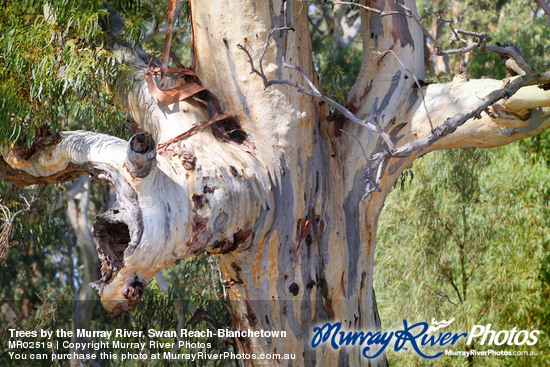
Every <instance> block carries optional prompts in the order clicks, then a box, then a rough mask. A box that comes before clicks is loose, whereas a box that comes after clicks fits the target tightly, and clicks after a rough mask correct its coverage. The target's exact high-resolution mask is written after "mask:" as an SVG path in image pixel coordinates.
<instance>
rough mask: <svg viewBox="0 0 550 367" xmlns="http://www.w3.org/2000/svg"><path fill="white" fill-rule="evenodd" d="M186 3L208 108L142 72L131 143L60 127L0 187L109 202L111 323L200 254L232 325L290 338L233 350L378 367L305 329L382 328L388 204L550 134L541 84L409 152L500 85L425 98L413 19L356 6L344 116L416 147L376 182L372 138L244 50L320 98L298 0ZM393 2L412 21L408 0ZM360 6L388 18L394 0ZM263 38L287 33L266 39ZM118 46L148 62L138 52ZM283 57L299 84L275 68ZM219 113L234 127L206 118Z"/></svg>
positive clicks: (126, 97)
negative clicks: (479, 158)
mask: <svg viewBox="0 0 550 367" xmlns="http://www.w3.org/2000/svg"><path fill="white" fill-rule="evenodd" d="M363 3H364V4H365V3H366V2H363ZM190 4H191V10H192V29H193V37H194V39H193V40H194V43H193V45H194V54H195V63H196V68H195V72H196V74H197V76H198V78H199V79H200V82H201V83H202V85H203V86H204V87H205V88H206V89H207V90H208V91H209V93H210V94H211V96H212V98H211V99H210V102H211V103H210V106H209V108H203V107H201V106H200V104H199V103H197V102H195V101H193V100H192V99H186V100H184V101H179V102H177V103H174V104H171V105H169V106H165V105H163V104H162V103H161V102H159V101H157V100H156V99H155V98H154V97H153V96H152V95H151V93H150V92H149V90H148V89H147V83H146V81H145V79H144V74H143V71H140V70H139V69H136V71H135V73H134V74H133V75H132V78H134V79H135V83H134V88H133V89H132V90H131V91H130V92H129V93H126V94H122V93H119V94H120V96H119V97H120V99H121V102H122V103H123V105H124V106H125V107H126V108H127V109H128V111H129V113H130V114H131V115H132V117H133V118H134V120H135V121H136V123H137V124H138V125H139V127H140V128H141V129H142V130H143V131H144V132H143V133H138V134H137V135H135V136H134V137H133V138H132V139H131V140H130V142H125V141H123V140H120V139H116V138H111V137H107V136H105V135H101V134H93V133H87V132H71V133H62V134H61V135H60V139H59V141H52V142H50V143H49V145H47V146H42V147H41V148H40V149H39V150H37V151H36V152H34V153H33V154H32V155H31V156H28V157H27V156H26V157H21V156H17V155H16V154H15V153H14V152H13V151H11V152H10V153H8V154H7V155H6V156H5V157H2V159H0V177H1V178H2V179H3V180H6V181H10V182H14V183H16V184H19V185H30V184H36V183H53V182H63V181H67V180H71V179H74V178H76V177H79V176H81V175H86V174H90V175H92V176H94V177H95V178H98V179H102V180H107V181H109V182H111V183H112V184H113V185H114V186H115V189H116V193H117V199H116V202H115V204H114V205H113V206H112V207H111V208H110V209H109V210H108V211H107V212H105V213H103V214H100V215H98V216H97V218H96V221H95V224H94V227H93V234H94V236H95V238H96V240H97V242H98V246H97V251H98V253H99V256H100V259H101V263H102V269H101V273H102V278H101V280H99V281H98V282H97V283H96V286H97V288H98V289H99V291H100V294H101V299H102V302H103V305H104V306H105V308H106V309H107V310H109V311H111V312H112V313H113V314H114V315H116V314H118V313H120V312H123V311H127V310H130V309H132V308H133V307H135V305H136V304H137V302H139V299H140V298H141V296H142V294H143V292H144V289H145V286H146V284H147V282H148V281H149V280H150V279H151V278H153V277H154V276H155V275H156V274H157V273H158V272H159V271H160V270H161V269H163V268H166V267H169V266H171V265H172V264H174V263H176V262H178V261H179V260H181V259H185V258H188V257H191V256H195V255H197V254H200V253H202V252H205V251H206V252H209V253H212V254H213V256H215V257H216V259H217V260H218V262H219V264H220V267H221V269H222V272H223V276H224V278H225V284H226V286H227V287H228V288H229V289H228V293H229V295H230V299H231V314H232V317H233V321H234V328H235V329H253V330H259V329H265V330H286V331H287V332H288V337H287V338H284V339H280V338H273V339H261V338H252V339H250V340H239V348H240V349H242V351H244V352H255V353H295V354H296V355H297V356H298V359H297V360H296V361H294V362H293V365H294V366H312V365H325V366H335V365H344V366H346V365H349V366H359V365H373V366H374V365H376V366H380V365H385V364H387V362H386V359H385V357H381V358H379V359H376V360H367V359H365V358H364V357H363V356H362V355H361V350H360V349H359V348H349V349H346V350H345V351H337V350H333V349H332V348H324V349H322V348H317V349H312V348H311V347H310V344H311V333H312V329H313V327H314V326H317V325H319V324H323V323H325V322H327V321H334V320H338V321H341V322H342V323H344V324H345V325H346V327H347V328H349V329H355V330H377V329H380V328H381V322H380V319H379V317H378V314H377V306H376V301H375V293H374V289H373V261H374V251H375V247H376V244H375V238H376V229H377V222H378V217H379V215H380V213H381V211H382V208H383V205H384V199H385V197H386V195H387V194H388V192H389V190H390V189H391V187H392V186H393V184H394V183H395V182H396V180H397V179H398V177H399V175H400V174H401V172H402V171H403V170H404V169H405V168H406V167H408V166H409V165H410V164H412V162H413V161H414V159H416V158H418V157H420V156H422V155H424V154H426V153H427V152H429V151H432V150H436V149H446V148H460V147H476V146H480V147H492V146H498V145H502V144H507V143H510V142H512V141H515V140H518V139H522V138H525V137H528V136H531V135H534V134H537V133H539V132H541V131H543V130H544V129H547V128H548V127H549V126H550V92H549V91H547V90H546V91H545V90H543V89H541V88H537V87H536V86H530V87H524V88H521V89H519V91H518V92H517V93H515V94H513V95H511V94H508V95H502V99H501V100H499V101H498V102H497V104H490V106H482V105H479V108H480V111H475V112H476V113H474V114H472V116H473V117H475V118H470V119H468V120H467V121H466V122H465V123H464V124H462V125H461V126H459V127H457V128H456V129H455V130H453V131H449V134H448V135H445V136H444V137H443V138H441V139H439V140H434V141H433V142H432V143H433V144H431V145H428V146H426V147H423V148H422V149H410V150H408V148H409V147H410V146H411V145H410V144H411V143H413V142H415V141H420V140H422V139H430V134H432V131H433V130H436V129H444V128H446V126H447V125H444V124H445V123H446V122H448V121H449V120H448V119H452V118H453V117H455V118H456V116H458V115H460V114H463V113H467V112H468V113H470V112H471V111H472V108H473V107H475V106H478V104H479V103H480V100H481V99H483V98H484V97H486V96H487V95H489V94H491V93H493V92H494V91H496V90H499V89H502V87H503V84H502V82H501V81H495V80H488V79H484V80H472V81H458V80H457V81H453V82H451V83H447V84H436V85H429V86H423V87H422V91H420V90H419V88H418V86H417V84H416V83H415V81H414V78H413V76H416V77H417V78H419V79H422V78H423V76H424V44H423V36H422V31H421V30H420V29H419V27H418V25H417V24H415V23H414V22H413V21H412V20H411V19H410V18H407V17H404V16H402V15H399V14H392V15H391V16H381V15H380V14H378V13H375V12H371V11H362V15H361V17H362V18H361V19H362V33H361V35H362V37H363V43H364V49H363V61H362V67H361V71H360V73H359V75H358V77H357V80H356V83H355V85H354V87H353V88H352V90H351V92H350V95H349V98H348V106H350V107H349V108H350V109H351V111H352V112H353V113H355V114H356V115H357V116H358V117H359V118H362V119H367V118H368V117H369V116H372V115H376V116H377V118H378V121H379V124H380V128H381V129H382V130H383V131H384V132H385V133H387V134H388V136H389V137H390V138H391V139H392V141H393V142H394V143H395V145H396V146H397V151H399V149H400V148H401V149H402V151H406V152H407V153H408V154H409V153H410V155H407V156H405V155H404V154H403V156H399V155H395V157H393V158H389V159H386V160H384V161H383V162H382V164H380V165H379V166H378V172H374V173H371V172H369V169H370V168H369V160H371V159H373V158H374V157H377V154H379V153H380V152H382V151H383V150H385V149H387V142H386V141H384V139H383V138H382V137H381V134H379V131H378V132H376V131H373V130H369V129H365V128H364V127H362V126H359V125H357V124H352V123H350V122H349V121H346V120H345V119H340V121H337V120H338V119H334V118H331V117H329V111H328V108H327V106H326V104H324V103H320V101H319V100H316V99H315V98H314V97H312V96H309V95H306V94H303V93H300V91H299V90H297V89H295V88H291V87H289V86H287V85H280V84H279V85H272V86H270V87H269V88H265V85H264V80H262V78H260V77H259V76H258V75H256V74H251V73H250V64H249V59H248V55H247V54H246V53H244V52H243V48H242V47H241V48H239V47H238V45H241V46H243V47H245V48H246V50H248V51H249V56H250V57H251V58H252V59H253V60H254V61H255V62H256V63H257V64H258V62H259V60H260V58H261V59H262V60H263V70H264V72H265V76H266V77H267V78H268V79H278V80H282V79H284V80H289V81H294V82H296V83H300V84H304V85H306V84H307V81H305V79H304V75H306V76H307V77H308V78H309V79H310V80H311V81H313V82H312V83H314V84H315V86H316V87H317V88H319V86H318V78H317V76H316V75H315V73H314V68H313V62H312V56H311V55H312V52H311V42H310V38H309V30H308V22H307V5H306V4H305V3H302V2H299V1H286V2H281V1H269V2H267V1H265V2H256V1H252V0H243V1H238V2H237V1H234V2H223V3H222V2H213V1H201V2H199V1H195V0H191V1H190ZM404 4H405V5H406V6H407V7H408V8H410V9H412V11H413V12H416V10H415V4H414V2H412V1H409V0H407V1H404ZM369 6H373V7H380V9H381V10H384V11H390V12H395V11H398V10H399V9H400V8H399V5H398V2H396V1H394V0H388V1H374V2H373V1H369ZM274 28H281V29H287V28H292V29H293V30H292V31H275V32H273V33H272V36H273V37H272V38H268V35H269V33H270V31H271V30H272V29H274ZM268 40H269V41H270V42H269V47H267V48H266V41H268ZM388 50H391V51H392V52H391V53H390V52H387V51H388ZM117 52H119V53H120V55H121V57H124V60H125V62H127V63H130V64H133V65H137V66H144V58H143V57H141V56H140V52H141V51H139V50H137V51H130V50H128V49H126V48H124V47H120V48H119V49H118V51H117ZM283 62H287V63H289V64H291V65H297V66H299V67H300V68H301V70H303V73H304V74H301V73H300V72H299V71H298V70H296V69H292V68H281V67H280V66H281V65H283ZM511 83H514V81H512V82H511ZM513 85H515V84H513ZM518 88H519V87H518ZM319 89H320V88H319ZM421 92H422V93H421ZM505 94H506V93H505ZM423 95H424V96H425V98H424V99H423V97H422V96H423ZM499 98H501V97H499ZM216 113H218V114H227V115H228V116H231V118H228V119H225V118H224V119H223V121H221V120H220V121H218V122H216V124H217V125H214V124H212V125H210V124H207V123H205V122H208V121H209V120H210V119H211V118H212V117H213V116H215V114H216ZM428 115H429V117H430V118H428ZM430 120H431V122H432V123H433V126H431V124H430ZM197 126H200V128H197ZM190 129H195V130H193V134H190V133H186V132H189V131H190ZM340 129H342V130H344V131H345V132H346V133H345V134H342V133H341V131H340ZM233 133H238V136H237V135H233V137H231V134H233ZM228 137H229V138H228ZM157 144H158V148H157ZM407 144H409V145H407ZM367 174H376V175H377V176H378V177H380V187H379V188H380V191H379V192H374V193H372V194H370V195H369V196H367V197H366V198H365V197H364V195H365V178H366V176H367ZM363 199H364V200H363ZM257 363H259V362H257Z"/></svg>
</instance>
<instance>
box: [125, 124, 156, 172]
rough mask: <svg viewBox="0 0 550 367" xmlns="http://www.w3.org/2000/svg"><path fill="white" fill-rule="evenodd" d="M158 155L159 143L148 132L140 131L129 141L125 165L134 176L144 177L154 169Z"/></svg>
mask: <svg viewBox="0 0 550 367" xmlns="http://www.w3.org/2000/svg"><path fill="white" fill-rule="evenodd" d="M156 157H157V144H156V143H155V140H154V139H153V137H152V136H151V134H149V133H147V132H141V133H138V134H136V135H134V136H132V138H131V139H130V141H129V142H128V152H127V157H126V162H125V163H124V165H125V166H126V168H127V169H128V172H130V174H131V175H132V177H134V178H143V177H145V176H147V175H148V174H149V173H150V172H151V170H152V169H153V166H154V164H155V163H156Z"/></svg>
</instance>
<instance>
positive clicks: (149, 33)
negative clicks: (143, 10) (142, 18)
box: [142, 0, 158, 42]
mask: <svg viewBox="0 0 550 367" xmlns="http://www.w3.org/2000/svg"><path fill="white" fill-rule="evenodd" d="M145 2H146V3H147V5H149V6H150V7H151V16H152V17H153V21H152V23H151V27H149V30H148V31H147V32H146V33H145V36H144V37H143V41H142V42H147V41H149V40H150V39H151V38H153V36H154V35H156V34H157V32H158V29H157V26H158V22H157V13H156V11H155V4H153V2H152V1H151V0H145Z"/></svg>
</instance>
